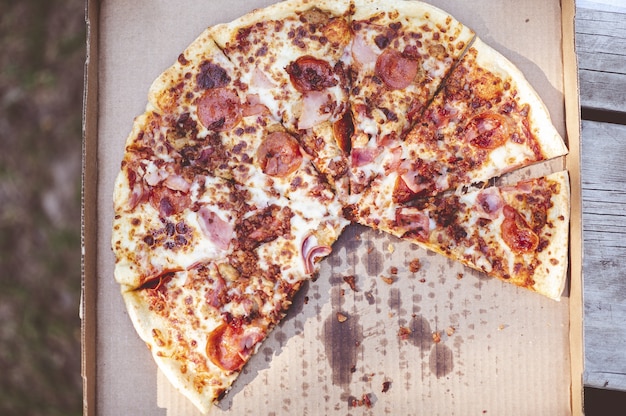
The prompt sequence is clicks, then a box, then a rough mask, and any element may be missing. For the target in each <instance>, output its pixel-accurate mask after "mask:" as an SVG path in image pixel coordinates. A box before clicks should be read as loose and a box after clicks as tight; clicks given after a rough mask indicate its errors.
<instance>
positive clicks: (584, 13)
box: [576, 8, 626, 112]
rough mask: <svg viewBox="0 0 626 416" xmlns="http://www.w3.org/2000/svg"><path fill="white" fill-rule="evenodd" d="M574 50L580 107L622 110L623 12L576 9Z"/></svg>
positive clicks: (625, 91)
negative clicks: (577, 70) (578, 78)
mask: <svg viewBox="0 0 626 416" xmlns="http://www.w3.org/2000/svg"><path fill="white" fill-rule="evenodd" d="M576 49H577V53H578V67H579V77H580V100H581V105H582V107H589V108H594V109H600V110H608V111H612V112H624V111H625V109H624V102H626V13H609V12H605V11H597V10H590V9H585V8H579V9H578V10H577V13H576Z"/></svg>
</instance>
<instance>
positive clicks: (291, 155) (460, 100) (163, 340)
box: [112, 0, 569, 412]
mask: <svg viewBox="0 0 626 416" xmlns="http://www.w3.org/2000/svg"><path fill="white" fill-rule="evenodd" d="M566 153H567V148H566V146H565V144H564V142H563V139H562V138H561V137H560V136H559V134H558V132H557V131H556V129H555V128H554V126H553V125H552V123H551V121H550V116H549V114H548V112H547V110H546V108H545V106H544V105H543V103H542V101H541V99H540V97H539V95H538V94H537V93H536V92H535V91H534V89H533V88H532V86H531V85H530V84H529V83H528V82H527V81H526V79H525V78H524V76H523V74H522V73H521V72H520V71H519V70H518V69H517V68H516V67H515V66H514V65H513V64H512V63H510V62H509V61H508V60H507V59H506V58H504V57H503V56H502V55H500V54H499V53H498V52H496V51H495V50H494V49H492V48H490V47H489V46H488V45H486V44H485V43H484V42H483V41H482V40H480V39H478V38H477V36H476V34H475V33H474V32H473V31H472V30H471V29H470V28H468V27H466V26H465V25H463V24H462V23H461V22H459V21H457V20H456V19H454V18H453V17H452V16H451V15H450V14H448V13H447V12H445V11H443V10H440V9H438V8H435V7H433V6H430V5H428V4H426V3H422V2H419V1H382V0H340V1H331V0H326V1H315V2H313V1H308V0H288V1H284V2H280V3H277V4H275V5H272V6H269V7H267V8H265V9H259V10H255V11H252V12H251V13H249V14H247V15H245V16H242V17H240V18H239V19H236V20H234V21H232V22H229V23H224V24H219V25H216V26H212V27H209V28H207V29H206V30H205V31H204V32H203V33H202V34H201V35H200V36H199V37H198V38H197V39H196V40H195V41H194V42H192V43H191V44H190V45H189V46H188V47H187V48H186V49H185V50H184V51H183V52H182V53H181V54H180V55H179V56H178V57H176V59H175V60H174V63H173V65H172V66H171V67H169V68H167V69H166V70H165V71H163V72H162V74H161V75H160V76H159V77H158V78H157V79H156V80H155V81H154V82H153V84H152V85H151V87H150V89H149V91H148V98H147V105H146V109H145V112H144V113H143V114H141V115H139V116H137V117H136V118H135V119H134V122H133V126H132V129H131V132H130V134H129V135H128V137H127V139H126V143H125V148H124V156H123V160H122V162H121V168H120V171H119V174H118V176H117V179H116V183H115V191H114V195H113V205H114V211H115V216H114V220H113V234H112V248H113V252H114V254H115V258H116V264H115V280H116V281H117V283H118V284H119V285H120V288H121V293H122V296H123V298H124V301H125V304H126V308H127V310H128V313H129V316H130V318H131V320H132V322H133V325H134V327H135V329H136V330H137V333H138V335H139V336H140V337H141V339H143V340H144V341H145V342H146V344H147V345H148V346H149V349H150V351H151V353H152V356H153V358H154V360H155V362H156V363H157V364H158V366H159V368H160V369H161V370H162V371H163V373H164V374H165V375H166V376H167V378H168V379H169V380H170V381H171V382H172V384H173V385H174V386H175V387H176V388H177V389H179V390H180V391H181V392H182V393H183V394H184V395H185V396H187V397H188V398H189V399H190V400H191V402H193V403H194V405H196V406H197V407H198V409H200V410H201V411H203V412H207V411H208V410H209V409H210V408H211V405H212V404H214V403H215V402H217V401H219V400H220V398H221V397H222V396H223V395H224V394H225V393H226V392H227V391H228V390H229V388H230V387H231V385H232V383H233V382H234V380H235V379H236V378H237V376H238V374H239V373H240V372H241V371H242V369H243V367H244V366H245V364H246V363H247V362H248V361H249V360H250V358H251V357H253V356H254V354H255V353H256V352H257V351H258V349H259V348H260V346H261V345H262V343H263V341H264V339H266V337H267V336H268V334H269V333H270V331H272V329H273V328H275V327H276V325H278V324H279V323H280V322H281V319H282V318H283V317H284V316H285V314H286V312H287V311H288V309H289V307H290V305H291V303H292V300H293V297H294V295H295V294H296V293H297V291H298V290H299V288H300V287H301V285H302V283H303V282H305V281H307V280H309V279H312V278H314V277H316V276H317V275H318V272H319V269H320V262H321V261H322V260H323V259H324V257H326V256H328V255H329V254H330V253H331V252H332V247H333V244H334V243H335V242H336V241H337V239H338V238H339V236H340V235H342V232H343V231H344V229H345V228H346V227H349V226H350V224H351V223H359V224H362V225H365V226H367V227H371V228H373V229H377V230H380V231H382V232H385V233H388V234H391V235H393V236H396V237H398V238H400V239H403V240H406V241H410V242H414V243H416V244H417V245H419V246H422V247H425V248H427V249H429V250H431V251H434V252H436V253H440V254H441V255H443V256H446V257H448V258H450V259H452V260H455V261H458V262H461V263H462V264H464V265H467V266H468V267H471V268H474V269H477V270H480V271H481V272H484V273H485V274H486V275H488V276H491V277H495V278H498V279H501V280H503V281H507V282H511V283H513V284H515V285H518V286H521V287H525V288H528V289H531V290H533V291H535V292H537V293H539V294H541V295H544V296H547V297H549V298H552V299H558V298H559V297H560V295H561V292H562V290H563V288H564V285H565V283H566V278H567V260H568V227H569V185H568V176H567V172H554V173H551V174H549V175H545V176H540V177H530V178H528V179H524V180H523V181H521V182H518V183H513V184H510V183H509V184H497V185H496V184H495V181H496V179H497V178H499V177H501V176H503V175H505V174H507V173H508V172H511V171H521V170H523V169H526V168H528V167H529V166H530V165H533V164H536V163H538V162H541V161H545V160H549V159H554V158H557V157H560V156H563V155H565V154H566Z"/></svg>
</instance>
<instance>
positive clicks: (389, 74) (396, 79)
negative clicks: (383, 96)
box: [375, 49, 418, 90]
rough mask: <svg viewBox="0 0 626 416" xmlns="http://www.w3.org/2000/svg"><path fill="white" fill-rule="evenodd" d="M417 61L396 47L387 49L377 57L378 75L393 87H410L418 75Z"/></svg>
mask: <svg viewBox="0 0 626 416" xmlns="http://www.w3.org/2000/svg"><path fill="white" fill-rule="evenodd" d="M417 69H418V68H417V61H415V60H413V59H410V58H408V57H405V56H404V55H402V53H400V52H398V51H397V50H395V49H385V51H384V52H383V53H382V54H380V56H379V57H378V58H377V59H376V68H375V71H376V75H377V76H378V77H380V79H382V80H383V82H384V83H385V84H386V85H387V86H388V87H389V88H392V89H395V90H399V89H403V88H406V87H408V86H409V85H410V84H411V82H413V80H414V79H415V76H416V75H417Z"/></svg>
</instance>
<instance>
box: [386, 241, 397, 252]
mask: <svg viewBox="0 0 626 416" xmlns="http://www.w3.org/2000/svg"><path fill="white" fill-rule="evenodd" d="M395 250H396V248H395V247H394V246H393V244H391V243H389V245H388V246H387V251H389V252H390V253H393V252H394V251H395Z"/></svg>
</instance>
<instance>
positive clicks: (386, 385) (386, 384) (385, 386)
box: [381, 381, 391, 393]
mask: <svg viewBox="0 0 626 416" xmlns="http://www.w3.org/2000/svg"><path fill="white" fill-rule="evenodd" d="M389 388H391V381H383V389H382V390H381V391H382V392H383V393H387V392H388V391H389Z"/></svg>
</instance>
